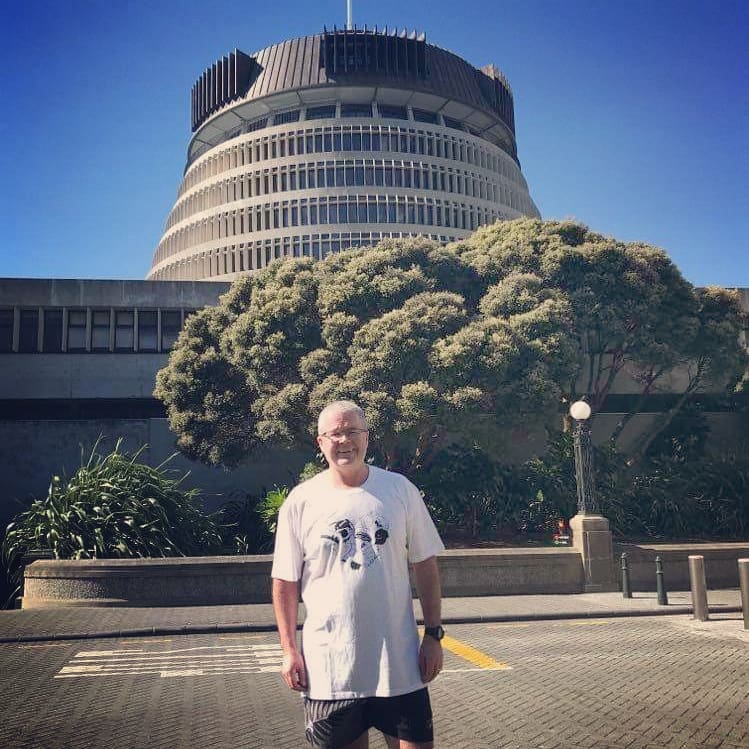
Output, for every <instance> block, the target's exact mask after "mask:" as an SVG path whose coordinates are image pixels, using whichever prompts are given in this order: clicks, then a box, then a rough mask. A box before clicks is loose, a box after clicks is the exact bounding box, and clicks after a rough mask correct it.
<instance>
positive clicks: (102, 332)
mask: <svg viewBox="0 0 749 749" xmlns="http://www.w3.org/2000/svg"><path fill="white" fill-rule="evenodd" d="M91 350H92V351H109V310H108V309H103V310H98V309H97V310H94V311H93V312H92V313H91Z"/></svg>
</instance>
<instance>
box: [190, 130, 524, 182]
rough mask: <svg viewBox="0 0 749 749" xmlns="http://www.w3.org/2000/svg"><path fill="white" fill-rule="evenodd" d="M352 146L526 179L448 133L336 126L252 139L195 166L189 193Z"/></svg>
mask: <svg viewBox="0 0 749 749" xmlns="http://www.w3.org/2000/svg"><path fill="white" fill-rule="evenodd" d="M347 151H361V152H381V151H384V152H391V153H406V154H414V155H418V156H433V157H435V158H441V159H450V160H452V161H459V162H462V163H464V164H471V165H473V166H476V167H480V168H482V169H487V170H489V171H491V172H495V173H497V174H501V175H503V176H505V177H507V178H508V179H511V180H512V181H513V182H517V183H518V184H524V181H523V178H522V176H521V174H520V170H519V169H518V167H517V164H516V163H515V162H514V161H513V160H512V159H511V158H510V157H509V156H507V155H506V154H504V153H503V152H502V151H500V150H499V149H498V148H493V147H492V146H490V145H489V144H481V141H478V142H473V141H471V140H468V138H467V137H460V136H456V135H452V134H451V133H444V132H431V131H429V130H417V129H414V128H406V127H395V126H387V125H355V126H350V125H349V126H347V125H335V126H328V127H317V128H314V129H313V128H308V129H306V130H296V131H293V132H283V133H276V134H274V135H270V136H269V135H265V136H262V137H253V138H246V139H245V140H244V141H243V142H241V143H236V144H234V145H231V146H229V147H228V148H224V149H221V150H220V151H219V152H217V153H215V154H213V155H211V156H210V157H208V158H206V159H203V160H202V161H201V162H200V163H199V164H195V165H194V166H193V167H191V168H190V169H189V170H188V172H187V174H186V175H185V178H184V180H183V181H182V185H181V186H180V191H179V195H180V196H181V195H183V194H184V193H185V192H187V191H188V190H191V189H192V188H193V187H195V186H196V185H198V184H200V183H201V182H203V181H204V180H206V179H209V178H210V177H215V176H216V175H218V174H221V173H223V172H226V171H228V170H229V169H238V168H239V167H242V166H246V165H248V164H257V163H259V162H263V161H268V160H269V159H277V158H284V157H286V156H298V155H303V154H310V153H314V154H319V153H334V152H347Z"/></svg>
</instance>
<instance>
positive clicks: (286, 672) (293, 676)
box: [281, 650, 307, 692]
mask: <svg viewBox="0 0 749 749" xmlns="http://www.w3.org/2000/svg"><path fill="white" fill-rule="evenodd" d="M281 677H282V678H283V680H284V681H285V682H286V686H287V687H288V688H289V689H293V690H294V691H295V692H304V691H305V690H306V689H307V668H306V666H305V665H304V657H303V656H302V654H301V653H300V652H299V651H298V650H291V651H289V652H286V653H284V656H283V663H282V664H281Z"/></svg>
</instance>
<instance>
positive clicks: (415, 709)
mask: <svg viewBox="0 0 749 749" xmlns="http://www.w3.org/2000/svg"><path fill="white" fill-rule="evenodd" d="M304 722H305V725H306V735H307V741H309V743H310V744H312V746H317V747H322V749H340V747H342V746H346V744H350V743H351V742H352V741H356V739H358V738H359V736H361V734H363V733H364V732H365V731H367V730H369V729H370V728H376V729H377V730H378V731H382V732H383V733H385V734H387V735H388V736H394V737H396V738H398V739H403V740H404V741H413V742H414V743H426V742H429V741H432V739H433V732H432V706H431V704H430V703H429V692H428V691H427V689H426V687H424V689H419V690H417V691H416V692H409V693H408V694H400V695H398V696H396V697H361V698H359V699H348V700H311V699H309V698H308V697H305V699H304Z"/></svg>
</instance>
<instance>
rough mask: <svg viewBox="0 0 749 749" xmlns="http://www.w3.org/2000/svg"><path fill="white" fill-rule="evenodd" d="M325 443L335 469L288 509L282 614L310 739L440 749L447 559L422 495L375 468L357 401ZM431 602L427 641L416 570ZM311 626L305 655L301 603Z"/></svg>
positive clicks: (279, 559)
mask: <svg viewBox="0 0 749 749" xmlns="http://www.w3.org/2000/svg"><path fill="white" fill-rule="evenodd" d="M317 431H318V437H317V444H318V445H319V446H320V449H321V450H322V453H323V455H324V456H325V459H326V460H327V463H328V469H327V470H326V471H323V472H322V473H320V474H318V475H317V476H315V477H314V478H312V479H310V480H309V481H305V482H304V483H302V484H300V485H299V486H297V487H296V488H295V489H294V490H293V491H292V492H291V494H289V496H288V498H287V499H286V501H285V502H284V504H283V506H282V507H281V511H280V513H279V518H278V529H277V531H276V548H275V553H274V557H273V571H272V573H271V574H272V577H273V605H274V610H275V614H276V622H277V624H278V631H279V635H280V639H281V647H282V648H283V652H284V659H283V665H282V667H281V675H282V677H283V679H284V681H285V682H286V684H287V686H288V687H289V688H290V689H294V690H296V691H299V692H304V694H305V700H304V709H305V722H306V735H307V740H308V741H309V742H310V743H311V744H312V745H313V746H316V747H323V748H324V749H366V747H367V746H368V730H369V728H371V727H374V728H377V729H378V730H380V731H382V733H383V734H384V735H385V740H386V742H387V745H388V747H389V749H432V747H433V737H432V711H431V707H430V703H429V694H428V692H427V689H426V687H425V686H424V685H425V684H426V683H428V682H430V681H432V679H434V677H435V676H437V674H438V673H439V672H440V669H441V668H442V645H441V643H440V640H441V639H442V637H443V634H444V632H443V630H442V627H441V625H440V598H441V593H440V582H439V574H438V571H437V560H436V557H435V555H436V554H437V553H439V552H440V551H442V550H443V549H444V546H443V545H442V542H441V541H440V538H439V536H438V534H437V531H436V529H435V527H434V523H433V522H432V520H431V518H430V517H429V513H428V512H427V509H426V507H425V506H424V502H423V500H422V498H421V495H420V494H419V491H418V489H416V487H415V486H414V485H413V484H412V483H411V482H410V481H408V479H406V478H405V477H404V476H401V475H399V474H397V473H391V472H389V471H385V470H383V469H381V468H376V467H375V466H370V465H368V464H367V463H365V460H364V459H365V457H366V452H367V444H368V429H367V423H366V419H365V416H364V412H363V411H362V410H361V409H360V408H359V406H357V405H356V403H353V402H352V401H336V402H334V403H331V404H329V405H328V406H326V407H325V408H324V409H323V411H322V413H321V414H320V417H319V419H318V430H317ZM409 563H410V564H411V565H412V568H413V573H414V579H415V581H416V587H417V589H418V592H419V598H420V599H421V607H422V612H423V616H424V624H425V635H424V638H423V640H422V641H421V642H419V636H418V632H417V630H416V623H415V620H414V615H413V607H412V604H411V587H410V583H409V577H408V565H409ZM300 588H301V595H302V600H303V601H304V605H305V608H306V612H307V616H306V619H305V622H304V630H303V634H302V648H301V650H299V649H298V648H297V642H296V622H297V600H298V597H299V593H300Z"/></svg>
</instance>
